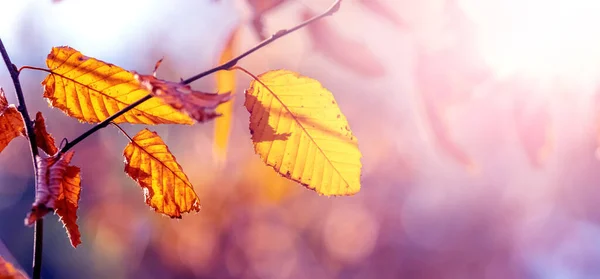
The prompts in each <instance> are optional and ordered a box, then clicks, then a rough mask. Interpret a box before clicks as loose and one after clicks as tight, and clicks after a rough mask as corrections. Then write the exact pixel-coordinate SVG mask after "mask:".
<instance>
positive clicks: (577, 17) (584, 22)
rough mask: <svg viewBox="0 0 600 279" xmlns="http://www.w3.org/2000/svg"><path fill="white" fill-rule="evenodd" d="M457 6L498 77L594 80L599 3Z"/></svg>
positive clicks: (540, 0)
mask: <svg viewBox="0 0 600 279" xmlns="http://www.w3.org/2000/svg"><path fill="white" fill-rule="evenodd" d="M461 6H462V8H463V9H464V11H465V13H466V14H467V15H468V16H469V17H470V19H471V20H472V21H473V23H474V25H475V28H476V29H477V36H478V43H479V47H480V48H481V49H480V50H481V52H482V55H483V56H484V59H485V60H486V61H487V63H488V64H489V65H491V67H492V69H493V70H494V71H495V72H496V74H497V75H498V76H507V75H512V74H520V75H525V76H532V77H536V78H540V79H552V78H566V79H575V80H578V81H590V80H593V81H596V80H597V78H596V76H597V75H598V74H600V69H599V67H598V65H599V64H600V63H599V62H600V36H597V32H596V30H597V28H598V27H599V26H600V16H598V14H600V1H597V0H488V1H480V0H462V1H461Z"/></svg>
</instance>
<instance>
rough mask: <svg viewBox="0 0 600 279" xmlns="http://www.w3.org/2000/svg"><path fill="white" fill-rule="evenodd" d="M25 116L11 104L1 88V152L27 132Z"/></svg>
mask: <svg viewBox="0 0 600 279" xmlns="http://www.w3.org/2000/svg"><path fill="white" fill-rule="evenodd" d="M23 123H24V122H23V117H22V116H21V113H19V111H18V110H17V108H16V107H15V106H14V105H9V104H8V101H7V100H6V96H5V95H4V90H2V88H0V152H2V150H4V148H5V147H6V146H8V144H9V143H10V142H11V141H12V140H13V139H14V138H16V137H18V136H20V135H24V134H25V124H23Z"/></svg>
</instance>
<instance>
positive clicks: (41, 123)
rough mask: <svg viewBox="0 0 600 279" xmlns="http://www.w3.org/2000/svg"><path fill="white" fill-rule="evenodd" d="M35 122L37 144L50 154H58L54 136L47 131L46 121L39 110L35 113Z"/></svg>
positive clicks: (34, 129)
mask: <svg viewBox="0 0 600 279" xmlns="http://www.w3.org/2000/svg"><path fill="white" fill-rule="evenodd" d="M33 124H34V125H33V131H34V133H35V140H36V141H37V146H38V147H39V148H40V149H42V150H43V151H44V152H46V154H48V155H50V156H53V155H54V154H56V152H58V148H56V143H55V142H54V137H52V135H51V134H49V133H48V131H46V121H45V120H44V116H43V115H42V113H41V112H39V111H38V113H36V114H35V122H34V123H33Z"/></svg>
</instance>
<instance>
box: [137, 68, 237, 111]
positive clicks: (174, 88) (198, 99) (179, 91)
mask: <svg viewBox="0 0 600 279" xmlns="http://www.w3.org/2000/svg"><path fill="white" fill-rule="evenodd" d="M134 78H135V79H136V80H138V81H139V82H140V83H141V84H142V86H143V87H144V88H146V89H147V90H148V91H150V92H151V94H152V95H153V96H154V97H157V98H159V99H162V100H163V101H164V102H165V103H167V104H169V105H170V106H171V107H172V108H174V109H176V110H178V111H181V112H184V113H186V114H187V115H189V116H190V117H192V118H193V119H195V120H196V121H198V122H205V121H208V120H211V119H213V118H215V117H217V116H220V114H218V113H216V112H215V108H216V107H217V106H218V105H219V104H222V103H224V102H227V101H228V100H229V93H226V94H212V93H205V92H200V91H196V90H193V89H192V88H191V87H190V86H189V85H185V84H181V83H177V82H171V81H166V80H161V79H157V78H155V77H154V76H150V75H140V74H137V73H134Z"/></svg>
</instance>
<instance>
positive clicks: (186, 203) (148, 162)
mask: <svg viewBox="0 0 600 279" xmlns="http://www.w3.org/2000/svg"><path fill="white" fill-rule="evenodd" d="M123 156H124V157H125V173H127V175H129V177H131V178H132V179H133V180H134V181H135V182H137V183H138V184H139V185H140V187H142V189H143V190H144V197H145V200H146V204H148V205H149V206H150V207H152V208H154V210H155V211H157V212H160V213H163V214H165V215H167V216H169V217H171V218H181V213H186V212H191V211H200V199H199V198H198V196H197V195H196V192H194V188H193V186H192V184H191V183H190V181H189V180H188V178H187V176H186V175H185V173H184V172H183V170H182V169H181V166H180V165H179V164H178V163H177V161H176V160H175V156H173V154H171V152H170V151H169V148H168V147H167V145H166V144H165V143H164V142H163V140H162V139H161V138H160V137H159V136H158V134H156V133H155V132H151V131H150V130H148V129H144V130H141V131H140V132H139V133H137V135H135V137H133V139H132V141H131V142H130V143H129V144H127V146H126V147H125V150H123Z"/></svg>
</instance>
